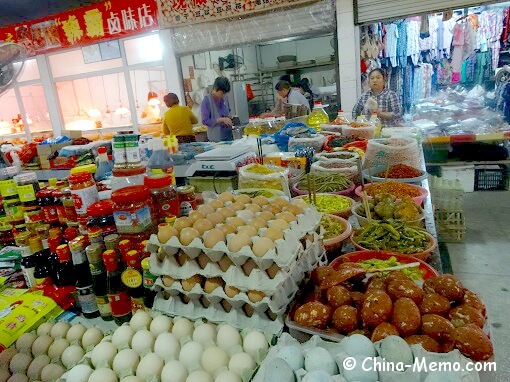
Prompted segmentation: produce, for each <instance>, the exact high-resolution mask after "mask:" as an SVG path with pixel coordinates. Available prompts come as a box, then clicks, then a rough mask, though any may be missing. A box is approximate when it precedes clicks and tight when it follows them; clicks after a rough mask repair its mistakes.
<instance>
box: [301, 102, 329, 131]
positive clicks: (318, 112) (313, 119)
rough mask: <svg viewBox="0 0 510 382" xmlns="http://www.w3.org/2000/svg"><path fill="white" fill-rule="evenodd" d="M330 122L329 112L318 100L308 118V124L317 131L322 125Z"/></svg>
mask: <svg viewBox="0 0 510 382" xmlns="http://www.w3.org/2000/svg"><path fill="white" fill-rule="evenodd" d="M326 123H329V116H328V113H326V111H325V110H324V107H323V106H322V103H321V102H320V101H316V102H315V103H314V105H313V110H312V112H311V113H310V115H309V116H308V117H307V118H306V124H307V125H308V126H310V127H311V128H312V129H315V131H320V130H321V125H323V124H326Z"/></svg>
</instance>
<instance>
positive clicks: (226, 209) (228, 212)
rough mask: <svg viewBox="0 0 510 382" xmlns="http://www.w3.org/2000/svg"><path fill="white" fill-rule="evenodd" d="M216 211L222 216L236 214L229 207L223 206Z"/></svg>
mask: <svg viewBox="0 0 510 382" xmlns="http://www.w3.org/2000/svg"><path fill="white" fill-rule="evenodd" d="M218 212H219V213H220V214H221V216H223V218H225V219H226V218H231V217H232V216H235V215H236V212H235V211H234V210H233V209H232V208H230V207H223V208H220V209H219V210H218Z"/></svg>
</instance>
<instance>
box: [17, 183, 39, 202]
mask: <svg viewBox="0 0 510 382" xmlns="http://www.w3.org/2000/svg"><path fill="white" fill-rule="evenodd" d="M16 188H17V190H18V195H19V200H20V201H21V202H22V203H24V202H31V201H33V200H35V191H34V186H33V185H32V184H27V185H25V186H17V187H16Z"/></svg>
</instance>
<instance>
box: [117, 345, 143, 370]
mask: <svg viewBox="0 0 510 382" xmlns="http://www.w3.org/2000/svg"><path fill="white" fill-rule="evenodd" d="M139 363H140V357H139V356H138V353H136V352H135V351H134V350H132V349H124V350H121V351H120V352H118V354H117V355H116V356H115V358H114V359H113V366H112V368H113V371H114V372H116V373H117V375H119V376H120V374H121V373H122V372H123V371H125V370H131V371H135V370H136V368H137V366H138V364H139Z"/></svg>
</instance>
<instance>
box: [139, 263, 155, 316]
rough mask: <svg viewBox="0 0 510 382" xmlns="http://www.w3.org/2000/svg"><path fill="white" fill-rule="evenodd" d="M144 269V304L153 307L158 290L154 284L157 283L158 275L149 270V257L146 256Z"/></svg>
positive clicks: (143, 264)
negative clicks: (155, 289)
mask: <svg viewBox="0 0 510 382" xmlns="http://www.w3.org/2000/svg"><path fill="white" fill-rule="evenodd" d="M142 269H143V288H144V293H143V304H144V305H145V307H146V308H149V309H150V308H152V306H153V305H154V298H155V297H156V294H157V292H156V291H154V284H155V283H156V280H157V278H158V277H157V276H155V275H153V274H152V273H151V272H150V270H149V258H148V257H146V258H145V259H143V260H142Z"/></svg>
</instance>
